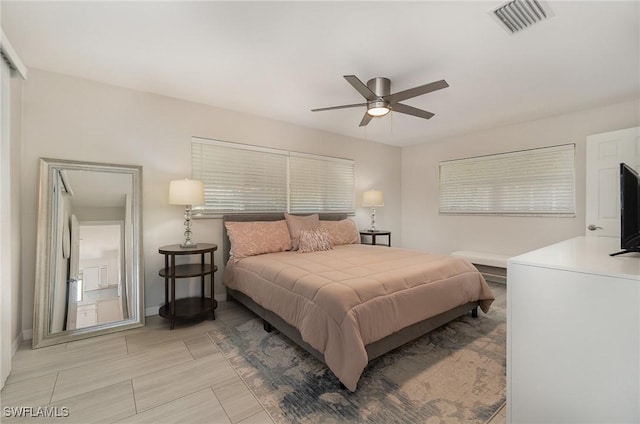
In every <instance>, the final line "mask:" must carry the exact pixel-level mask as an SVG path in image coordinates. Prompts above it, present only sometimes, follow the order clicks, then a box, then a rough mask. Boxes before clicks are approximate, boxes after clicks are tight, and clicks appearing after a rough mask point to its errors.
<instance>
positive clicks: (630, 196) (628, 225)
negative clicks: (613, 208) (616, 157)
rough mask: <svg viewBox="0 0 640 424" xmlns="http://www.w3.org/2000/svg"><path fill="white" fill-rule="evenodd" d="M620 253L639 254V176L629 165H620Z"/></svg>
mask: <svg viewBox="0 0 640 424" xmlns="http://www.w3.org/2000/svg"><path fill="white" fill-rule="evenodd" d="M620 248H621V249H622V250H621V251H620V252H616V253H612V254H611V256H615V255H620V254H623V253H629V252H640V176H638V173H637V172H636V171H635V170H634V169H633V168H631V167H630V166H629V165H626V164H624V163H621V164H620Z"/></svg>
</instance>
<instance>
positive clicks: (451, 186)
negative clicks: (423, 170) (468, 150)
mask: <svg viewBox="0 0 640 424" xmlns="http://www.w3.org/2000/svg"><path fill="white" fill-rule="evenodd" d="M439 168H440V169H439V171H440V213H442V214H474V215H483V214H495V215H555V216H575V145H574V144H566V145H561V146H553V147H545V148H539V149H532V150H524V151H518V152H510V153H503V154H497V155H490V156H481V157H474V158H468V159H458V160H451V161H444V162H441V163H440V167H439Z"/></svg>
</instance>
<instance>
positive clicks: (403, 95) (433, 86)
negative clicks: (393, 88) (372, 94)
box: [383, 80, 449, 104]
mask: <svg viewBox="0 0 640 424" xmlns="http://www.w3.org/2000/svg"><path fill="white" fill-rule="evenodd" d="M447 87H449V84H447V82H446V81H445V80H440V81H434V82H430V83H429V84H425V85H421V86H419V87H413V88H410V89H408V90H404V91H398V92H397V93H393V94H389V95H388V96H384V97H383V99H385V100H387V101H388V102H389V103H392V104H393V103H397V102H401V101H403V100H407V99H410V98H412V97H416V96H421V95H423V94H427V93H431V92H432V91H436V90H441V89H443V88H447Z"/></svg>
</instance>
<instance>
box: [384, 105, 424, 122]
mask: <svg viewBox="0 0 640 424" xmlns="http://www.w3.org/2000/svg"><path fill="white" fill-rule="evenodd" d="M391 110H392V111H394V112H400V113H406V114H407V115H412V116H417V117H418V118H424V119H431V117H433V116H434V115H435V114H434V113H431V112H427V111H426V110H422V109H418V108H416V107H413V106H407V105H403V104H402V103H396V104H394V105H392V106H391Z"/></svg>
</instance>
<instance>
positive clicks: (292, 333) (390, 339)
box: [222, 213, 479, 386]
mask: <svg viewBox="0 0 640 424" xmlns="http://www.w3.org/2000/svg"><path fill="white" fill-rule="evenodd" d="M319 215H320V219H322V220H327V221H339V220H342V219H345V218H346V217H347V215H346V214H340V213H321V214H319ZM281 219H284V213H265V214H256V213H250V214H234V215H224V216H223V218H222V221H223V233H224V234H223V257H224V263H225V264H226V263H227V261H228V260H229V256H230V250H231V242H230V241H229V237H228V235H227V231H226V227H225V226H224V222H227V221H232V222H235V221H242V222H247V221H277V220H281ZM227 298H228V299H229V300H236V301H237V302H239V303H241V304H242V305H244V306H246V307H247V308H248V309H250V310H251V311H253V312H254V313H255V314H256V315H258V317H260V318H262V320H263V323H264V328H265V330H266V331H271V329H272V327H273V328H276V329H277V330H278V331H280V332H281V333H282V334H284V335H285V336H287V337H288V338H289V339H291V340H292V341H293V342H295V343H296V344H298V345H299V346H300V347H302V348H303V349H304V350H306V351H307V352H309V353H310V354H311V355H313V356H314V357H316V358H317V359H318V360H320V361H322V362H325V360H324V355H323V354H322V353H321V352H319V351H317V350H316V349H314V348H313V347H311V345H309V344H308V343H306V342H305V341H304V340H302V336H301V335H300V332H299V331H298V330H297V329H296V328H295V327H293V326H292V325H290V324H289V323H287V322H286V321H284V320H283V319H282V318H280V316H278V315H276V314H275V313H274V312H272V311H270V310H268V309H265V308H263V307H262V306H260V305H258V304H257V303H256V302H254V301H253V299H251V298H250V297H249V296H247V295H245V294H244V293H241V292H239V291H237V290H233V289H230V288H228V287H227ZM478 305H479V302H470V303H467V304H466V305H461V306H458V307H456V308H454V309H451V310H449V311H447V312H443V313H442V314H439V315H436V316H434V317H431V318H429V319H426V320H424V321H420V322H417V323H415V324H413V325H411V326H409V327H405V328H403V329H402V330H400V331H398V332H396V333H393V334H391V335H389V336H387V337H385V338H383V339H381V340H378V341H377V342H374V343H371V344H368V345H366V346H365V349H366V351H367V355H368V358H369V362H371V361H372V360H373V359H375V358H377V357H379V356H382V355H384V354H385V353H387V352H390V351H392V350H394V349H396V348H398V347H400V346H402V345H404V344H406V343H408V342H410V341H412V340H415V339H417V338H419V337H421V336H423V335H425V334H427V333H429V332H430V331H433V330H435V329H436V328H438V327H440V326H442V325H444V324H446V323H448V322H450V321H453V320H454V319H456V318H458V317H461V316H463V315H466V314H468V313H471V315H472V316H473V317H474V318H475V317H477V316H478ZM341 386H342V384H341Z"/></svg>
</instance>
